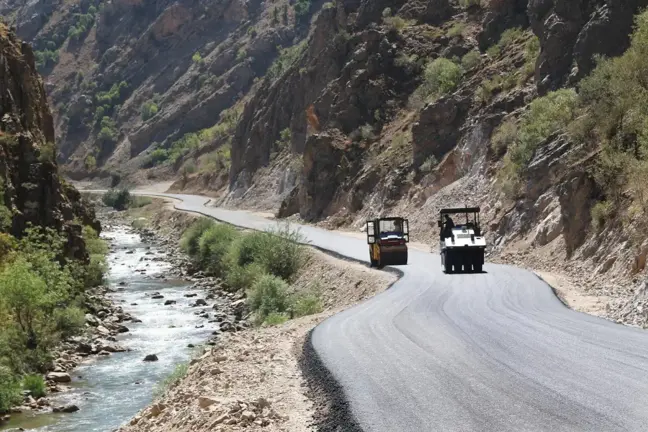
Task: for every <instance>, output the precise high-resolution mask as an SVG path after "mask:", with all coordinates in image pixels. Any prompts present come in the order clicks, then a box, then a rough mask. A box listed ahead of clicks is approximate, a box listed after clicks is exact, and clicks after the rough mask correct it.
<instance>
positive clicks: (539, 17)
mask: <svg viewBox="0 0 648 432" xmlns="http://www.w3.org/2000/svg"><path fill="white" fill-rule="evenodd" d="M647 5H648V1H646V0H630V1H624V2H606V1H603V0H587V1H577V0H567V1H564V0H530V1H529V4H528V15H529V20H530V24H531V28H532V29H533V31H534V32H535V34H536V35H537V36H538V37H539V38H540V43H541V45H542V52H541V53H540V58H539V59H538V66H537V69H536V81H537V83H538V90H539V91H540V93H541V94H542V93H546V92H547V91H549V90H555V89H557V88H559V87H561V86H563V85H565V84H572V85H573V84H575V83H576V82H577V80H579V79H581V78H582V77H584V76H586V75H587V74H588V73H589V72H591V71H592V69H593V68H594V66H595V63H594V56H595V55H597V54H600V55H604V56H608V57H610V56H618V55H620V54H622V53H623V52H624V51H625V50H626V49H627V48H628V46H629V44H630V33H631V32H632V25H633V21H634V16H635V14H636V13H637V12H639V10H641V9H642V8H644V7H646V6H647Z"/></svg>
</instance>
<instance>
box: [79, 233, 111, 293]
mask: <svg viewBox="0 0 648 432" xmlns="http://www.w3.org/2000/svg"><path fill="white" fill-rule="evenodd" d="M83 238H84V240H85V242H86V250H87V251H88V255H90V263H89V264H88V266H87V267H86V269H85V286H86V287H92V286H98V285H101V284H102V283H103V281H104V275H105V274H106V272H107V271H108V264H107V263H106V255H107V254H108V245H107V244H106V242H105V241H104V240H102V239H101V238H99V236H98V235H97V232H96V231H95V230H94V229H93V228H92V227H89V226H85V227H83Z"/></svg>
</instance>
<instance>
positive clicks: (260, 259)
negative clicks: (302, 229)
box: [235, 227, 304, 281]
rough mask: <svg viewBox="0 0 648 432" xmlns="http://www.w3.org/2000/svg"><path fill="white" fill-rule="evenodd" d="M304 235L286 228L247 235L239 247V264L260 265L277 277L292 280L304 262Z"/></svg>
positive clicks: (237, 249) (237, 247) (237, 248)
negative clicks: (302, 236) (302, 238)
mask: <svg viewBox="0 0 648 432" xmlns="http://www.w3.org/2000/svg"><path fill="white" fill-rule="evenodd" d="M300 240H301V235H300V234H299V233H298V232H296V231H292V230H291V229H290V227H284V228H280V229H276V230H271V231H269V232H253V233H250V234H247V235H245V236H243V238H242V239H241V241H240V243H238V244H237V245H235V247H236V249H235V250H236V251H237V253H238V258H237V264H238V265H239V266H245V265H248V264H251V263H253V262H254V263H257V264H260V265H261V266H262V267H263V269H264V270H265V271H266V272H267V273H269V274H272V275H274V276H277V277H279V278H282V279H284V280H287V281H290V280H291V279H292V277H293V276H294V275H295V274H296V273H297V271H298V270H299V269H300V268H301V266H302V264H303V262H304V251H303V246H302V245H301V244H299V241H300Z"/></svg>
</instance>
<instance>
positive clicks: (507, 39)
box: [497, 27, 524, 50]
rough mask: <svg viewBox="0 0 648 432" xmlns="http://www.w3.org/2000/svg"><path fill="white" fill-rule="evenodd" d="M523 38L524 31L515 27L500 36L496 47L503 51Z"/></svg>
mask: <svg viewBox="0 0 648 432" xmlns="http://www.w3.org/2000/svg"><path fill="white" fill-rule="evenodd" d="M523 37H524V31H523V30H522V29H521V28H519V27H516V28H512V29H508V30H506V31H505V32H504V33H502V36H500V40H499V42H498V43H497V45H498V46H499V48H500V50H505V49H507V48H508V47H510V46H511V45H512V44H513V43H515V42H517V41H518V40H520V39H521V38H523Z"/></svg>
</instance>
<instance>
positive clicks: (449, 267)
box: [443, 254, 452, 274]
mask: <svg viewBox="0 0 648 432" xmlns="http://www.w3.org/2000/svg"><path fill="white" fill-rule="evenodd" d="M443 267H444V269H445V272H446V273H448V274H449V273H452V261H450V257H448V254H445V257H444V260H443Z"/></svg>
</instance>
